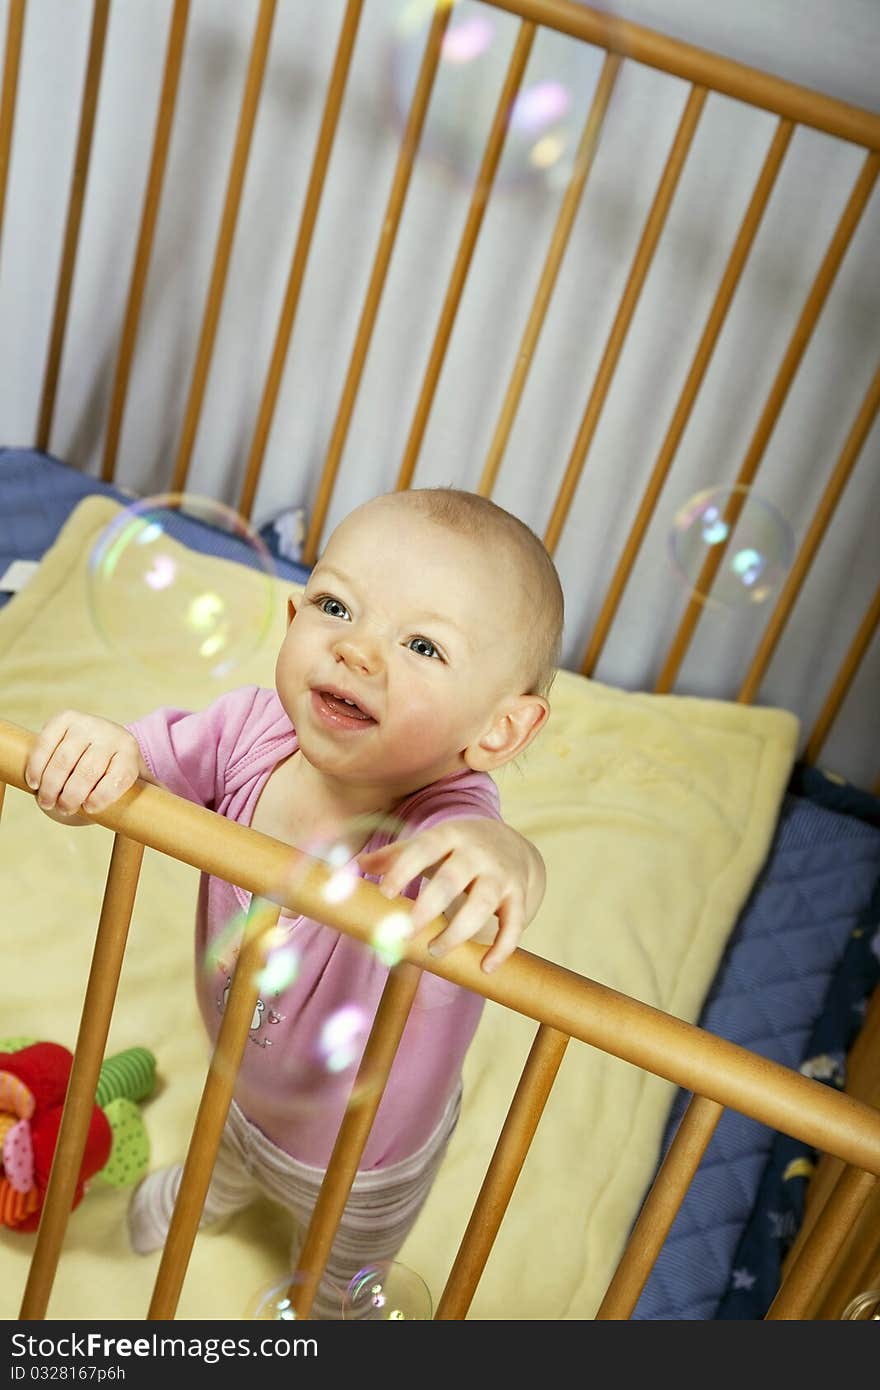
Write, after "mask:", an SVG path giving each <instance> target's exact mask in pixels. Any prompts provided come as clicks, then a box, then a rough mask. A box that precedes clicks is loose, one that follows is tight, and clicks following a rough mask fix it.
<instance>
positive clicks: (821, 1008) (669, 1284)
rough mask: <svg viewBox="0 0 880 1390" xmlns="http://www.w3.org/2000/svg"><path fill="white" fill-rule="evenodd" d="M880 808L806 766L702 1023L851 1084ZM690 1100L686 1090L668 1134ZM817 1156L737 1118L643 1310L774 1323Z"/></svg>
mask: <svg viewBox="0 0 880 1390" xmlns="http://www.w3.org/2000/svg"><path fill="white" fill-rule="evenodd" d="M878 924H880V802H878V801H877V800H876V799H875V798H873V797H870V796H868V795H867V794H866V793H861V792H858V791H857V790H856V789H854V788H845V787H843V788H841V787H838V786H836V785H835V783H834V781H832V780H831V779H829V778H827V777H826V776H824V775H823V774H822V773H820V772H818V771H817V770H815V769H805V768H802V767H801V768H798V769H796V772H795V777H794V778H793V782H792V787H791V788H790V791H789V794H788V795H787V796H786V798H785V801H784V803H783V807H782V812H781V815H780V820H779V825H778V827H777V831H776V835H775V838H774V842H773V845H772V847H771V851H770V854H769V855H768V858H767V862H766V864H765V866H764V869H763V870H762V872H761V874H760V875H759V877H758V879H757V880H756V882H755V885H754V888H753V890H752V893H751V895H750V897H749V900H748V902H747V904H746V906H745V908H744V910H743V912H742V913H741V915H740V919H739V921H738V923H737V926H736V928H735V929H734V931H733V933H732V934H731V938H730V941H729V943H728V946H727V950H726V952H725V955H724V959H723V961H722V963H721V966H720V968H719V971H718V974H717V975H716V977H715V982H714V984H713V987H712V990H711V991H710V993H709V995H708V996H707V999H706V1003H705V1005H704V1008H703V1013H702V1015H701V1018H700V1024H701V1026H702V1027H704V1028H707V1029H709V1030H710V1031H711V1032H713V1033H718V1034H720V1035H721V1036H723V1037H726V1038H729V1039H731V1041H733V1042H737V1043H740V1044H742V1045H743V1046H744V1047H749V1048H751V1049H753V1050H754V1051H755V1052H759V1053H761V1054H762V1055H763V1056H766V1057H770V1058H772V1059H773V1060H775V1061H778V1062H782V1063H783V1064H785V1065H786V1066H790V1067H797V1068H800V1069H801V1070H803V1071H805V1072H807V1073H808V1074H809V1075H812V1076H814V1077H816V1078H817V1079H820V1080H823V1081H826V1082H828V1083H829V1084H832V1085H837V1086H842V1085H843V1084H844V1081H845V1058H846V1051H847V1049H848V1047H849V1046H850V1044H851V1042H852V1040H853V1038H854V1036H855V1033H856V1032H857V1030H858V1027H859V1024H860V1022H861V1017H862V1014H863V1011H864V1007H865V1001H866V998H867V996H868V995H869V993H870V992H871V990H872V989H873V987H874V986H875V984H876V983H877V981H878V979H880V926H878ZM688 1099H689V1097H688V1096H687V1095H686V1094H685V1093H680V1094H679V1095H678V1097H677V1099H676V1102H675V1104H674V1105H673V1108H672V1111H671V1113H670V1119H669V1123H668V1126H667V1130H666V1134H665V1137H664V1146H663V1148H664V1152H665V1150H666V1148H668V1145H669V1143H670V1142H671V1140H672V1137H673V1134H674V1132H675V1129H676V1127H677V1125H678V1123H679V1121H680V1119H681V1116H682V1113H683V1110H684V1107H685V1104H686V1102H687V1100H688ZM813 1158H814V1155H812V1154H809V1153H808V1152H806V1151H805V1146H804V1145H803V1144H798V1143H796V1142H795V1141H793V1140H790V1139H788V1138H787V1137H786V1136H784V1135H779V1134H775V1133H774V1132H773V1131H772V1130H770V1129H768V1128H767V1127H766V1126H763V1125H759V1124H757V1123H756V1122H755V1121H753V1120H750V1119H748V1118H746V1117H745V1116H742V1115H739V1114H738V1113H736V1112H735V1111H726V1112H725V1114H724V1115H723V1116H722V1118H721V1120H720V1122H719V1124H718V1127H717V1129H716V1131H715V1134H714V1135H713V1137H712V1140H711V1142H710V1144H709V1147H708V1148H707V1150H706V1153H705V1155H704V1157H703V1160H702V1162H701V1164H700V1167H699V1169H698V1171H697V1173H696V1175H695V1177H694V1181H693V1183H692V1184H691V1188H690V1190H689V1192H688V1194H687V1196H686V1198H685V1201H684V1202H683V1204H682V1207H681V1209H680V1211H679V1212H678V1215H677V1217H676V1219H675V1221H674V1223H673V1226H672V1229H671V1231H670V1233H669V1236H668V1238H667V1241H666V1244H665V1246H664V1248H663V1250H662V1251H661V1253H660V1256H659V1258H658V1260H657V1263H656V1264H655V1266H654V1269H653V1271H652V1272H651V1275H650V1276H649V1278H648V1281H647V1283H646V1285H645V1288H644V1289H643V1291H642V1295H641V1298H640V1299H639V1302H638V1304H637V1306H636V1309H635V1311H634V1313H633V1317H634V1318H638V1319H648V1318H654V1319H719V1318H723V1319H729V1318H737V1319H752V1318H761V1317H763V1316H764V1313H765V1312H766V1310H767V1308H768V1307H769V1303H770V1301H771V1299H772V1296H773V1293H774V1292H775V1288H776V1285H777V1283H778V1279H779V1273H780V1266H781V1260H782V1258H783V1257H784V1254H785V1252H786V1250H787V1249H788V1247H789V1246H790V1244H791V1241H792V1239H793V1237H794V1235H795V1233H796V1231H797V1229H798V1225H799V1223H800V1219H801V1215H802V1210H803V1194H804V1190H805V1187H806V1180H807V1177H808V1176H809V1172H810V1170H811V1168H812V1163H813Z"/></svg>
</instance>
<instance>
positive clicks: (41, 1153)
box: [0, 1038, 155, 1231]
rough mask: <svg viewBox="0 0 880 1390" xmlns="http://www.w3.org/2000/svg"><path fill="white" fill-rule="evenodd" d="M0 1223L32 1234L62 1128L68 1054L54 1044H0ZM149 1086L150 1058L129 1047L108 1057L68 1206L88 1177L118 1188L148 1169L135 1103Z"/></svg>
mask: <svg viewBox="0 0 880 1390" xmlns="http://www.w3.org/2000/svg"><path fill="white" fill-rule="evenodd" d="M0 1049H6V1050H0V1159H2V1161H0V1225H3V1226H9V1227H11V1228H12V1229H13V1230H16V1231H35V1230H36V1229H37V1227H38V1225H39V1223H40V1213H41V1212H42V1209H43V1202H44V1200H45V1196H46V1186H47V1184H48V1182H49V1173H50V1170H51V1167H52V1156H53V1154H54V1153H55V1145H56V1143H57V1140H58V1130H59V1129H60V1127H61V1115H62V1111H63V1108H64V1097H65V1095H66V1093H67V1083H68V1081H69V1079H70V1069H71V1066H72V1064H73V1054H72V1053H71V1052H70V1051H69V1049H68V1048H66V1047H62V1046H61V1045H60V1043H51V1042H31V1041H30V1040H27V1039H21V1038H19V1039H7V1040H5V1041H3V1042H2V1043H0ZM154 1084H155V1058H154V1057H153V1055H152V1053H150V1052H148V1051H147V1049H146V1048H142V1047H134V1048H129V1049H127V1051H125V1052H122V1053H118V1054H117V1055H116V1056H115V1057H111V1058H108V1059H107V1060H106V1061H105V1062H104V1064H103V1066H102V1068H101V1076H100V1080H99V1083H98V1090H97V1093H96V1097H95V1105H94V1106H93V1108H92V1115H91V1119H90V1121H89V1130H88V1135H87V1136H86V1146H85V1151H84V1153H83V1159H82V1164H81V1165H80V1170H79V1177H78V1179H77V1184H76V1190H75V1192H74V1198H73V1205H74V1206H77V1205H78V1204H79V1203H80V1202H81V1201H82V1198H83V1195H84V1193H85V1189H86V1184H87V1183H88V1181H89V1179H90V1178H93V1177H95V1176H101V1177H103V1178H104V1179H105V1181H107V1182H110V1183H112V1184H114V1185H117V1186H121V1185H123V1184H125V1183H129V1182H136V1181H137V1180H138V1179H139V1178H140V1177H141V1176H142V1175H143V1173H144V1172H145V1171H146V1168H147V1165H148V1161H149V1152H148V1145H147V1141H146V1131H145V1130H144V1127H143V1122H142V1120H141V1118H140V1114H139V1112H138V1109H137V1105H136V1103H135V1102H136V1101H138V1100H142V1099H143V1098H144V1097H145V1096H147V1095H149V1094H150V1092H151V1091H152V1089H153V1086H154Z"/></svg>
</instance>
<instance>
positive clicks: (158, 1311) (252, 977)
mask: <svg viewBox="0 0 880 1390" xmlns="http://www.w3.org/2000/svg"><path fill="white" fill-rule="evenodd" d="M279 912H280V908H279V906H278V904H277V903H272V902H269V901H267V900H266V899H265V898H260V897H256V896H255V897H253V898H252V899H251V905H250V907H249V909H248V914H247V918H246V920H245V924H244V930H243V933H242V942H241V950H240V952H239V956H238V960H237V962H236V966H235V973H234V974H233V977H232V984H231V987H230V990H229V995H228V997H227V1000H226V1007H225V1008H224V1010H223V1019H222V1022H221V1024H220V1031H219V1033H218V1034H217V1042H216V1043H215V1045H214V1051H213V1053H212V1056H211V1063H210V1066H209V1068H208V1074H207V1076H206V1078H205V1085H204V1088H203V1090H202V1099H201V1102H200V1104H199V1109H198V1113H197V1115H196V1119H195V1124H194V1125H193V1131H192V1135H191V1137H190V1142H189V1148H188V1149H187V1154H186V1161H185V1163H184V1165H183V1176H182V1177H181V1180H180V1188H179V1190H178V1194H177V1201H176V1202H175V1205H174V1214H173V1216H172V1218H171V1225H170V1226H169V1228H168V1236H167V1238H166V1241H165V1247H164V1249H163V1251H162V1259H161V1261H160V1264H159V1269H158V1272H157V1274H156V1282H155V1285H154V1287H153V1297H152V1300H151V1302H150V1308H149V1312H148V1313H147V1317H148V1318H149V1319H151V1320H156V1321H165V1320H168V1319H171V1318H173V1317H174V1313H175V1310H176V1308H177V1304H178V1300H179V1298H180V1291H181V1289H182V1288H183V1281H184V1278H185V1276H186V1270H187V1265H188V1263H189V1257H190V1255H191V1253H192V1246H193V1241H194V1240H195V1237H196V1231H197V1229H198V1225H199V1218H200V1217H201V1214H202V1208H203V1206H204V1205H205V1197H206V1196H207V1193H208V1187H209V1185H210V1182H211V1173H212V1171H213V1168H214V1161H215V1159H216V1157H217V1150H218V1148H219V1146H220V1139H221V1136H222V1134H223V1126H224V1125H225V1123H226V1116H227V1113H228V1111H229V1105H230V1101H231V1100H232V1092H233V1088H234V1086H235V1079H236V1077H237V1075H238V1068H239V1065H240V1063H241V1057H242V1053H243V1052H244V1049H245V1044H246V1043H247V1036H248V1030H249V1029H250V1026H251V1022H252V1020H253V1017H254V1009H255V1008H256V1005H257V996H258V995H259V992H260V975H261V973H262V971H263V969H264V968H265V964H266V956H267V954H268V948H269V942H270V939H271V933H272V931H273V930H274V928H275V927H276V925H277V923H278V916H279Z"/></svg>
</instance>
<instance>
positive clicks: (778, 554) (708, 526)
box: [669, 484, 795, 608]
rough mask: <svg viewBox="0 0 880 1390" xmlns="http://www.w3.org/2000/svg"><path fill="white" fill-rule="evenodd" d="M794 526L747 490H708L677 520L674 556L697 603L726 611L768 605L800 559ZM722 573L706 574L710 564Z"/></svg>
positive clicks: (671, 543) (687, 505)
mask: <svg viewBox="0 0 880 1390" xmlns="http://www.w3.org/2000/svg"><path fill="white" fill-rule="evenodd" d="M794 551H795V542H794V534H793V532H792V529H791V526H790V525H789V524H788V522H787V521H786V519H785V517H784V516H783V515H782V513H781V512H780V511H778V510H777V508H776V507H774V506H773V505H772V504H771V503H770V502H768V501H766V500H765V499H764V498H762V497H759V496H758V495H757V494H756V493H754V492H753V491H752V490H751V488H748V487H745V486H744V485H742V484H737V485H735V486H733V487H713V488H707V489H705V490H704V491H703V492H698V493H696V494H695V495H694V496H693V497H691V498H690V500H689V501H688V502H686V503H685V504H684V506H683V507H681V508H680V509H679V510H678V511H677V512H676V514H675V518H674V520H673V524H672V529H671V531H670V534H669V552H670V556H671V558H672V563H673V565H674V567H675V570H676V573H677V574H678V575H679V577H680V578H681V579H683V580H684V581H685V582H686V584H687V585H688V588H689V590H690V592H691V595H692V597H694V598H696V599H698V600H699V602H701V603H704V604H707V605H710V606H714V607H723V608H745V607H749V606H750V605H752V604H758V603H763V602H764V601H765V599H767V598H769V597H770V595H771V594H772V593H773V592H774V591H775V590H776V589H777V588H778V587H779V585H780V583H781V582H782V580H783V579H784V577H785V574H786V572H787V571H788V569H789V567H790V566H791V562H792V560H793V559H794ZM710 561H711V562H712V563H713V565H714V563H715V562H717V564H718V567H717V569H716V570H715V573H714V576H710V575H708V574H707V573H706V572H705V566H706V565H707V563H708V562H710Z"/></svg>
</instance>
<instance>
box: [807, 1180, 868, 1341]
mask: <svg viewBox="0 0 880 1390" xmlns="http://www.w3.org/2000/svg"><path fill="white" fill-rule="evenodd" d="M878 1275H880V1184H878V1183H875V1184H874V1188H873V1191H872V1192H871V1194H870V1196H869V1197H868V1200H867V1202H866V1203H865V1207H864V1209H863V1211H862V1213H861V1217H860V1219H859V1220H858V1222H857V1223H856V1224H854V1225H853V1228H852V1230H851V1231H849V1232H848V1234H847V1238H846V1239H845V1240H844V1242H843V1245H842V1246H841V1248H840V1250H839V1251H838V1254H837V1257H836V1259H835V1261H834V1263H833V1265H832V1266H831V1267H830V1271H829V1276H828V1278H827V1279H826V1280H825V1281H824V1283H823V1284H822V1285H821V1286H820V1287H819V1288H818V1289H817V1290H816V1292H815V1294H814V1295H813V1297H812V1299H811V1300H810V1301H809V1303H808V1304H807V1316H808V1317H810V1318H819V1319H828V1318H839V1317H840V1315H841V1313H842V1312H843V1310H844V1308H845V1307H846V1305H847V1303H848V1302H849V1301H850V1299H851V1298H854V1297H855V1295H856V1294H857V1293H861V1292H862V1291H863V1290H865V1289H876V1288H877V1287H878V1285H877V1283H876V1282H875V1281H876V1278H877V1276H878Z"/></svg>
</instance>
